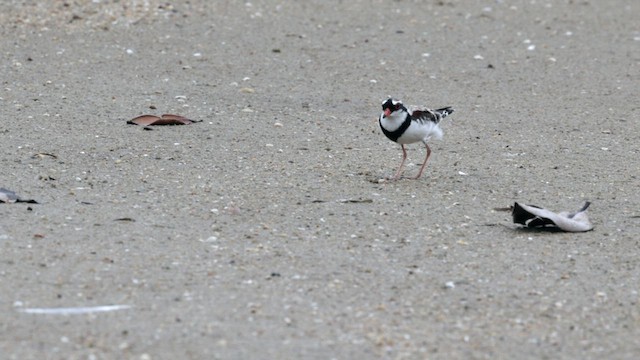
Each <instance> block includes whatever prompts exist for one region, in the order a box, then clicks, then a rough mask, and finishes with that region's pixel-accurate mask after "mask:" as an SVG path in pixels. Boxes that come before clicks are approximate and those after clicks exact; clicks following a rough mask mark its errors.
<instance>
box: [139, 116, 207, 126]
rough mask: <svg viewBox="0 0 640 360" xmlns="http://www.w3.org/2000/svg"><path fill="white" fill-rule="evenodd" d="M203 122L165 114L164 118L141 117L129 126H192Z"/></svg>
mask: <svg viewBox="0 0 640 360" xmlns="http://www.w3.org/2000/svg"><path fill="white" fill-rule="evenodd" d="M201 121H202V120H191V119H187V118H186V117H184V116H180V115H173V114H163V115H162V116H155V115H140V116H138V117H135V118H133V119H131V120H129V121H127V124H131V125H142V126H151V125H190V124H193V123H196V122H201Z"/></svg>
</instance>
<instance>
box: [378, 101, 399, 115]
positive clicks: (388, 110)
mask: <svg viewBox="0 0 640 360" xmlns="http://www.w3.org/2000/svg"><path fill="white" fill-rule="evenodd" d="M402 109H404V105H402V101H400V100H396V99H393V98H388V99H387V100H385V101H383V102H382V112H383V114H384V116H383V117H388V116H390V115H391V114H393V113H394V112H396V111H400V110H402Z"/></svg>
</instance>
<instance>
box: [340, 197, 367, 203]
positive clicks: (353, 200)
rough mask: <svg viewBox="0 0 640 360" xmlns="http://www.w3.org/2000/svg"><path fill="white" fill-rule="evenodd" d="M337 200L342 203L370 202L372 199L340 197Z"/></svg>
mask: <svg viewBox="0 0 640 360" xmlns="http://www.w3.org/2000/svg"><path fill="white" fill-rule="evenodd" d="M338 202H341V203H344V204H361V203H372V202H373V199H362V198H361V199H340V200H338Z"/></svg>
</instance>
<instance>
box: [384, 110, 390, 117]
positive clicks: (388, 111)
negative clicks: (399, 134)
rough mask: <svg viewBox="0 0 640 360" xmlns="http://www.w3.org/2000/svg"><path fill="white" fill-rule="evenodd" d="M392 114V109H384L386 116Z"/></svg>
mask: <svg viewBox="0 0 640 360" xmlns="http://www.w3.org/2000/svg"><path fill="white" fill-rule="evenodd" d="M389 115H391V109H384V117H387V116H389Z"/></svg>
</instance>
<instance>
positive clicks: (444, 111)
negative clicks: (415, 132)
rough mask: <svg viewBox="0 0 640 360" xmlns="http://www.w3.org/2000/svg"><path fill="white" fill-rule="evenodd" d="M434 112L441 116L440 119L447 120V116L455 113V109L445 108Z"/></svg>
mask: <svg viewBox="0 0 640 360" xmlns="http://www.w3.org/2000/svg"><path fill="white" fill-rule="evenodd" d="M434 112H435V113H436V114H438V115H440V117H441V118H442V119H444V118H446V117H447V116H449V115H451V114H452V113H453V108H452V107H451V106H447V107H443V108H441V109H436V110H434Z"/></svg>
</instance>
